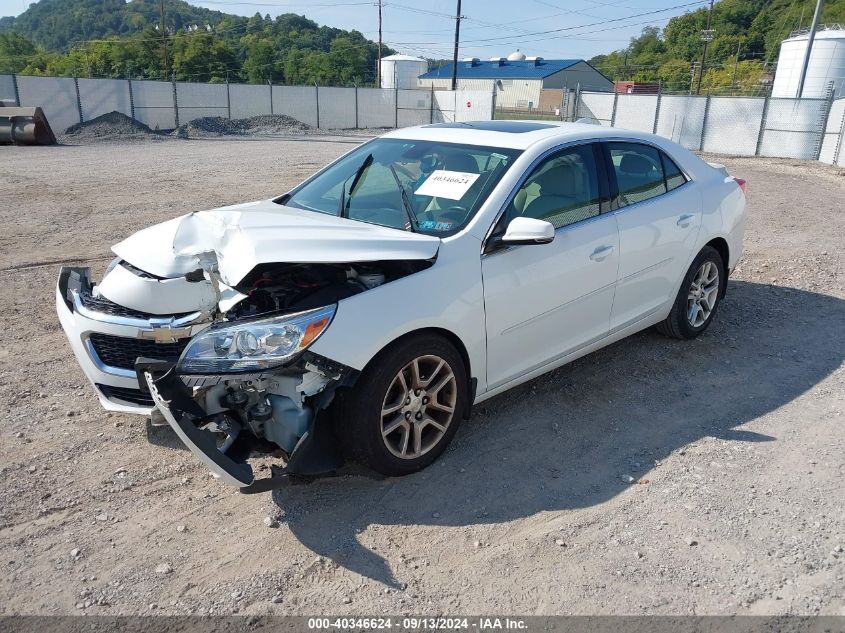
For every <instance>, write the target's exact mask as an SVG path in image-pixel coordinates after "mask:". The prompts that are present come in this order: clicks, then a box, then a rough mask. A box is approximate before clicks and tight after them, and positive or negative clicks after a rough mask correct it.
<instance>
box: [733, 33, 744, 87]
mask: <svg viewBox="0 0 845 633" xmlns="http://www.w3.org/2000/svg"><path fill="white" fill-rule="evenodd" d="M741 48H742V42H738V43H737V45H736V59H735V60H734V76H733V79H731V93H733V91H734V88H736V67H737V66H739V49H741Z"/></svg>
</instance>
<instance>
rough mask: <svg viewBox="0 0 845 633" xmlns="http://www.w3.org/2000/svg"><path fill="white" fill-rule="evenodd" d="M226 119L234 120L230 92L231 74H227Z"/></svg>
mask: <svg viewBox="0 0 845 633" xmlns="http://www.w3.org/2000/svg"><path fill="white" fill-rule="evenodd" d="M226 118H228V119H229V120H231V119H232V94H231V93H230V92H229V73H226Z"/></svg>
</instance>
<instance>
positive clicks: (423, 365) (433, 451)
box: [335, 334, 469, 476]
mask: <svg viewBox="0 0 845 633" xmlns="http://www.w3.org/2000/svg"><path fill="white" fill-rule="evenodd" d="M415 361H416V366H417V367H418V368H419V369H418V371H417V375H418V376H420V379H419V380H417V381H416V382H414V380H415V377H414V375H413V373H412V372H413V371H414V370H413V364H414V362H415ZM441 361H442V362H443V365H440V362H441ZM435 368H436V369H437V371H436V372H435V371H434V370H435ZM400 372H401V373H402V379H400V378H399V374H400ZM449 374H451V379H450V378H449V377H448V376H449ZM426 378H427V379H428V384H427V385H426V386H427V388H428V390H429V391H426V390H425V389H422V390H421V391H420V393H419V394H415V393H414V387H415V386H416V387H419V386H420V385H421V384H422V383H423V382H424V380H425V379H426ZM403 380H404V385H403V382H402V381H403ZM441 383H442V384H441ZM438 386H439V387H440V388H439V389H438V391H436V392H431V390H433V389H434V388H437V387H438ZM404 387H408V388H409V390H405V389H404ZM468 393H469V389H468V384H467V371H466V366H465V365H464V361H463V359H462V358H461V355H460V354H459V353H458V351H457V350H456V349H455V348H454V346H453V345H452V344H451V343H449V342H448V341H447V340H445V339H444V338H442V337H440V336H437V335H434V334H421V335H418V336H413V337H409V338H406V339H403V340H400V341H398V342H397V343H395V344H394V345H392V346H390V347H388V348H387V349H385V350H384V351H382V352H381V353H380V354H379V355H378V356H376V357H375V358H374V359H373V360H372V361H371V362H370V363H369V365H367V367H366V368H365V369H364V371H363V372H362V373H361V376H360V377H359V378H358V381H357V382H356V384H355V386H354V387H353V388H351V389H348V390H345V391H344V392H343V393H341V394H339V396H340V397H339V399H338V400H339V401H338V402H337V403H336V404H337V409H336V411H335V425H336V427H335V428H336V431H337V435H338V436H339V438H340V439H341V442H342V443H343V445H344V448H345V449H346V452H347V454H349V455H350V456H352V457H356V458H360V459H363V461H365V462H366V463H367V464H368V465H369V466H370V467H371V468H373V469H374V470H376V471H378V472H380V473H382V474H384V475H389V476H394V475H407V474H409V473H413V472H416V471H418V470H421V469H423V468H425V467H426V466H428V465H429V464H431V463H432V462H433V461H434V460H436V459H437V458H438V457H439V456H440V455H441V454H442V453H443V451H444V450H446V447H447V446H448V445H449V442H451V441H452V438H453V437H454V436H455V433H456V432H457V430H458V425H459V424H460V421H461V417H462V415H463V412H464V411H465V410H466V405H467V398H468ZM400 396H401V397H400ZM409 401H410V402H409ZM432 403H434V404H432ZM450 407H451V409H452V412H451V415H448V414H447V412H446V409H448V408H450ZM394 408H396V410H395V411H390V410H391V409H394ZM383 414H384V415H383ZM418 414H419V415H418ZM400 418H401V419H400ZM432 421H433V422H434V423H433V424H432ZM394 427H395V428H394ZM391 428H393V430H392V431H391V430H390V429H391ZM417 429H419V431H417ZM406 434H407V435H406ZM406 437H407V440H405V438H406ZM418 437H419V440H417V438H418ZM403 440H404V441H403ZM403 444H404V447H405V454H404V456H403V455H402V449H403Z"/></svg>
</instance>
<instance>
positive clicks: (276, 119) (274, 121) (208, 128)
mask: <svg viewBox="0 0 845 633" xmlns="http://www.w3.org/2000/svg"><path fill="white" fill-rule="evenodd" d="M315 132H317V133H320V132H321V130H318V129H316V128H312V127H311V126H310V125H306V124H305V123H303V122H302V121H297V120H296V119H294V118H293V117H291V116H287V115H286V114H262V115H259V116H254V117H250V118H248V119H227V118H225V117H220V116H208V117H202V118H199V119H194V120H193V121H189V122H188V123H185V124H183V125H180V126H179V127H178V128H176V129H175V130H174V131H173V135H174V136H178V137H179V138H203V137H209V136H251V135H262V134H308V133H315Z"/></svg>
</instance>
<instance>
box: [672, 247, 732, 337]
mask: <svg viewBox="0 0 845 633" xmlns="http://www.w3.org/2000/svg"><path fill="white" fill-rule="evenodd" d="M724 270H725V266H724V263H723V262H722V256H721V255H720V254H719V251H717V250H716V249H715V248H713V247H712V246H705V247H704V248H703V249H701V252H700V253H699V254H698V256H697V257H696V258H695V260H694V261H693V262H692V265H691V266H690V267H689V270H688V271H687V274H686V275H685V276H684V280H683V282H682V283H681V287H680V289H679V290H678V296H677V297H676V298H675V303H674V305H673V306H672V311H671V312H670V313H669V316H668V317H666V320H665V321H662V322H661V323H658V324H657V330H658V331H659V332H660V333H661V334H664V335H666V336H671V337H672V338H679V339H693V338H695V337H696V336H698V335H699V334H701V333H702V332H703V331H704V330H706V329H707V326H709V325H710V323H711V322H712V321H713V317H714V316H715V315H716V309H717V308H718V307H719V302H720V301H721V299H722V295H723V294H724V292H723V291H724V284H725V283H726V282H727V279H725V278H724Z"/></svg>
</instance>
